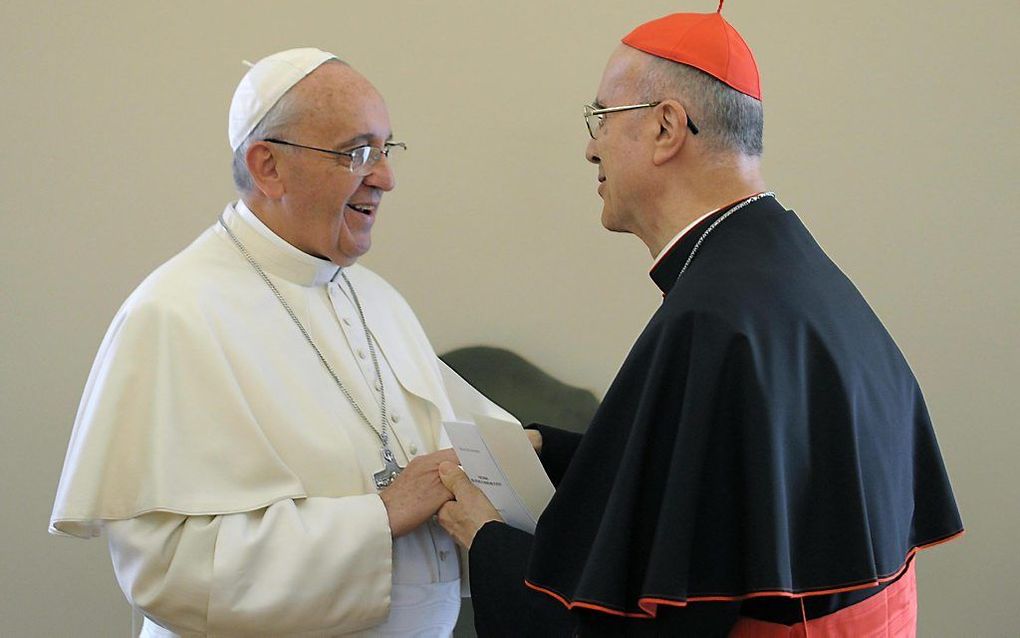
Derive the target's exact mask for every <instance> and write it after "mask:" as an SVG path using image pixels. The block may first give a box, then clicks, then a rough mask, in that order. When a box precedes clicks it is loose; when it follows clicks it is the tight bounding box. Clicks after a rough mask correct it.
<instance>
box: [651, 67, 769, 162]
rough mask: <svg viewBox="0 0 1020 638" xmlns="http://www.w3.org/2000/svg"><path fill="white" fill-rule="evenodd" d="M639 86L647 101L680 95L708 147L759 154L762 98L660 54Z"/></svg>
mask: <svg viewBox="0 0 1020 638" xmlns="http://www.w3.org/2000/svg"><path fill="white" fill-rule="evenodd" d="M639 88H640V90H641V91H642V93H643V94H644V99H645V100H646V101H649V102H654V101H657V100H663V99H666V98H676V99H679V100H680V101H681V103H682V104H683V105H684V108H685V109H687V111H688V113H689V115H690V118H691V120H692V121H693V122H694V123H695V124H696V125H697V126H698V129H699V133H698V137H699V138H701V139H702V140H704V141H705V142H706V143H707V144H708V146H709V148H710V149H712V150H715V151H720V152H738V153H741V154H743V155H747V156H751V157H757V156H760V155H761V154H762V131H763V128H764V116H763V113H762V105H761V102H759V101H758V100H756V99H754V98H753V97H751V96H749V95H745V94H743V93H741V92H740V91H737V90H736V89H733V88H731V87H729V86H727V85H726V84H723V83H722V82H720V81H719V80H717V79H715V78H714V77H712V76H711V75H708V74H707V73H705V72H703V71H701V70H699V69H696V68H694V67H692V66H688V65H686V64H679V63H676V62H672V61H670V60H665V59H662V58H653V59H652V60H650V61H649V62H648V66H647V68H646V71H645V76H644V78H643V79H642V81H641V86H640V87H639Z"/></svg>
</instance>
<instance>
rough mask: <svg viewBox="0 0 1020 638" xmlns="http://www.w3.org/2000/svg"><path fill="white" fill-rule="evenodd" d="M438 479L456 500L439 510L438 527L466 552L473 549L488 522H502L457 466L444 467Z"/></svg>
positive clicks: (446, 465) (481, 493)
mask: <svg viewBox="0 0 1020 638" xmlns="http://www.w3.org/2000/svg"><path fill="white" fill-rule="evenodd" d="M439 478H440V479H442V481H443V485H445V486H446V489H448V490H450V492H452V493H453V498H454V500H452V501H450V502H448V503H446V504H444V505H443V506H442V507H441V508H440V509H439V517H438V518H439V524H440V525H442V526H443V529H445V530H446V531H447V532H449V533H450V536H453V539H454V540H455V541H457V543H458V544H459V545H461V546H462V547H464V548H465V549H471V543H472V541H474V540H475V534H477V533H478V530H480V529H481V528H482V525H485V524H486V523H488V522H489V521H502V520H503V519H502V518H501V517H500V515H499V512H497V511H496V508H495V507H493V506H492V503H490V502H489V499H488V498H486V497H485V494H484V493H483V492H482V490H480V489H478V488H477V487H475V486H474V485H473V484H472V483H471V479H469V478H468V477H467V474H465V473H464V470H462V469H460V467H458V466H457V464H456V463H441V464H440V465H439Z"/></svg>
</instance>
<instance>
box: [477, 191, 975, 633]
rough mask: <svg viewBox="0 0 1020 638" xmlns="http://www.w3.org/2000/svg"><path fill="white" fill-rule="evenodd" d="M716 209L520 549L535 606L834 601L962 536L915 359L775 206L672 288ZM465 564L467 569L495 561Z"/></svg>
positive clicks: (630, 611)
mask: <svg viewBox="0 0 1020 638" xmlns="http://www.w3.org/2000/svg"><path fill="white" fill-rule="evenodd" d="M725 212H726V211H725V210H723V211H720V212H719V213H716V214H715V215H713V216H710V217H709V218H708V219H706V220H704V221H703V222H701V223H699V225H698V226H697V227H695V228H694V229H692V231H691V232H689V233H688V234H687V235H685V236H684V238H683V239H681V241H680V242H678V244H677V245H676V246H674V248H673V249H672V250H671V251H670V253H669V254H667V255H666V256H665V257H664V258H663V259H662V260H661V261H660V262H659V264H658V265H657V266H656V268H655V269H654V270H653V272H652V273H651V275H652V278H653V279H654V281H655V282H656V284H657V285H658V286H659V288H660V289H661V290H662V291H663V294H664V300H663V304H662V306H661V307H660V308H659V309H658V311H657V312H656V313H655V314H654V316H653V317H652V318H651V320H650V321H649V323H648V325H647V326H646V328H645V329H644V331H643V332H642V334H641V335H640V337H639V338H638V340H637V342H636V343H635V344H634V346H633V348H632V350H631V352H630V354H629V355H628V357H627V359H626V361H625V362H624V364H623V367H622V368H621V369H620V371H619V373H618V375H617V377H616V379H615V380H614V382H613V384H612V386H611V387H610V388H609V391H608V392H607V394H606V396H605V400H604V401H603V403H602V405H601V406H600V408H599V410H598V412H597V413H596V415H595V417H594V419H593V421H592V423H591V425H590V427H589V429H588V431H587V433H586V434H585V435H584V436H583V438H581V439H580V442H579V444H578V445H577V448H576V451H575V452H574V454H573V456H572V458H571V459H570V461H569V464H567V465H565V467H562V468H561V471H562V472H563V475H562V479H561V480H560V481H559V483H558V486H557V490H556V494H555V496H554V498H553V500H552V502H551V503H550V504H549V507H548V508H547V509H546V511H545V512H544V514H543V515H542V517H541V519H540V520H539V523H538V528H537V530H536V533H535V536H534V539H533V542H531V543H526V542H521V543H518V544H517V547H518V548H520V547H525V548H528V549H527V557H524V556H521V557H517V558H515V560H525V561H526V563H527V565H528V567H527V570H526V584H527V586H528V587H529V588H531V590H533V591H532V594H533V592H534V591H540V592H543V593H545V594H547V595H548V596H549V597H550V598H549V599H550V600H555V601H557V604H560V605H564V606H567V607H570V608H573V609H585V610H595V611H597V612H602V613H607V614H611V615H625V616H634V617H646V618H647V617H652V616H656V615H657V614H661V613H662V612H663V611H664V609H663V606H664V605H665V606H668V607H669V608H670V609H674V608H676V607H679V606H684V605H686V604H687V603H689V602H701V601H705V602H707V601H732V600H741V599H746V598H749V597H755V596H794V597H796V596H808V595H825V594H833V593H836V592H840V591H847V590H853V589H858V588H873V587H875V586H876V585H879V584H881V583H884V582H888V581H890V580H892V579H894V578H896V577H897V576H898V575H899V574H900V573H901V572H902V571H903V570H904V569H905V566H906V564H907V563H908V561H909V560H910V559H911V557H912V556H913V554H914V552H916V551H917V550H918V549H920V548H923V547H925V546H927V545H932V544H935V543H938V542H941V541H944V540H947V539H949V538H951V537H953V536H954V535H957V534H959V533H960V532H961V531H962V529H963V526H962V523H961V520H960V516H959V513H958V511H957V507H956V504H955V501H954V498H953V494H952V490H951V488H950V485H949V480H948V477H947V475H946V471H945V468H944V466H943V463H942V458H941V455H940V452H939V449H938V445H937V443H936V440H935V435H934V432H933V430H932V426H931V423H930V420H929V418H928V413H927V410H926V408H925V404H924V400H923V397H922V395H921V391H920V389H919V387H918V385H917V382H916V380H915V378H914V376H913V374H912V373H911V371H910V368H909V366H908V365H907V362H906V361H905V360H904V357H903V355H902V354H901V353H900V351H899V349H898V348H897V347H896V344H895V343H894V342H893V340H892V338H891V337H890V336H889V334H888V333H887V332H886V330H885V328H884V327H883V326H882V324H881V322H880V321H879V320H878V318H877V317H876V316H875V314H874V313H873V312H872V310H871V309H870V307H869V306H868V304H867V303H866V302H865V300H864V299H863V297H862V296H861V295H860V293H859V292H858V291H857V289H856V288H855V287H854V286H853V284H852V283H851V282H850V281H849V280H848V279H847V277H846V276H845V275H844V274H843V273H842V272H841V271H840V270H839V269H838V268H837V267H836V266H835V265H834V264H833V263H832V262H831V261H830V260H829V259H828V257H827V256H826V255H825V254H824V252H823V251H822V250H821V248H820V247H819V246H818V244H817V243H816V242H815V241H814V239H813V238H812V237H811V235H810V234H809V233H808V231H807V229H806V228H805V227H804V225H803V224H802V223H801V222H800V220H799V219H798V217H797V216H796V214H795V213H793V212H792V211H787V210H785V209H784V207H783V206H782V205H781V204H779V203H778V202H777V201H776V200H775V199H773V198H771V197H766V198H763V199H761V200H759V201H757V202H755V203H753V204H751V205H748V206H746V207H745V208H743V209H741V210H739V211H737V212H735V213H734V214H733V215H732V216H731V217H729V218H727V219H726V220H724V221H723V222H721V223H720V224H719V225H718V226H717V227H716V228H715V230H713V231H712V232H711V234H710V235H709V236H708V237H707V238H706V239H705V241H704V243H703V244H702V246H701V247H700V249H699V250H698V252H697V254H696V256H695V258H694V259H693V261H692V262H691V264H690V266H689V268H688V270H687V272H686V273H685V274H684V275H683V277H682V278H681V279H680V280H679V281H677V279H676V278H677V274H678V273H679V272H680V269H681V267H682V266H683V264H684V262H685V261H686V260H687V257H688V255H690V253H691V250H692V248H693V247H694V244H695V243H696V242H697V240H698V238H699V237H700V236H701V234H702V233H703V232H704V230H705V229H706V228H707V227H708V226H709V225H710V224H711V223H713V222H714V221H715V220H716V219H717V218H718V217H719V216H721V215H722V214H724V213H725ZM490 527H491V528H493V529H495V528H496V526H493V525H490V526H486V528H483V530H482V532H485V534H483V533H482V532H480V534H479V536H480V537H481V538H482V539H483V545H484V538H485V537H486V536H494V535H496V532H493V531H492V530H488V531H487V528H490ZM504 527H505V526H504ZM507 529H509V528H507ZM512 532H513V531H512V530H511V532H505V531H504V532H499V534H503V535H506V534H509V533H512ZM528 540H529V541H530V540H531V539H530V538H529V539H528ZM475 553H476V552H475V550H474V547H473V548H472V555H471V560H472V571H473V572H475V570H476V568H483V569H484V567H483V566H485V565H491V564H493V563H494V562H495V561H498V558H496V557H493V556H484V557H483V556H478V557H477V560H476V556H475ZM506 558H509V556H507V557H506ZM485 579H486V574H484V573H473V574H472V584H473V585H472V586H473V587H474V583H476V582H479V583H480V582H482V581H484V580H485ZM520 591H521V595H524V592H525V591H527V590H525V589H524V588H523V587H521V588H520ZM500 595H504V596H505V595H506V594H505V592H501V593H500ZM479 602H481V603H482V605H483V606H485V604H486V603H485V601H484V600H482V601H479V600H476V607H477V606H478V605H479ZM508 621H509V619H508Z"/></svg>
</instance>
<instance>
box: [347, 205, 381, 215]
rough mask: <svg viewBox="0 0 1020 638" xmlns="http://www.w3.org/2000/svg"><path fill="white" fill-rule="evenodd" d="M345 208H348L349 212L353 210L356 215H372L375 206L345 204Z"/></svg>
mask: <svg viewBox="0 0 1020 638" xmlns="http://www.w3.org/2000/svg"><path fill="white" fill-rule="evenodd" d="M347 208H350V209H351V210H353V211H354V212H356V213H361V214H362V215H371V214H372V213H374V212H375V205H372V204H369V205H366V204H347Z"/></svg>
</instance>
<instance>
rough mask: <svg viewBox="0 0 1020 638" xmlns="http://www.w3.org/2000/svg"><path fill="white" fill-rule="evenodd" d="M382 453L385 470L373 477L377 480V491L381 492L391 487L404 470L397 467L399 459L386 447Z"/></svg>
mask: <svg viewBox="0 0 1020 638" xmlns="http://www.w3.org/2000/svg"><path fill="white" fill-rule="evenodd" d="M380 452H382V458H383V469H381V470H379V471H378V472H376V473H375V474H373V475H372V477H373V478H375V487H376V489H380V490H381V489H385V488H387V487H389V486H390V483H392V482H393V481H394V480H395V479H396V478H397V475H398V474H400V472H401V471H403V469H404V468H402V467H400V466H399V465H397V459H396V458H394V456H393V452H392V451H391V450H390V449H389V448H388V447H384V448H383V449H382V450H380Z"/></svg>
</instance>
